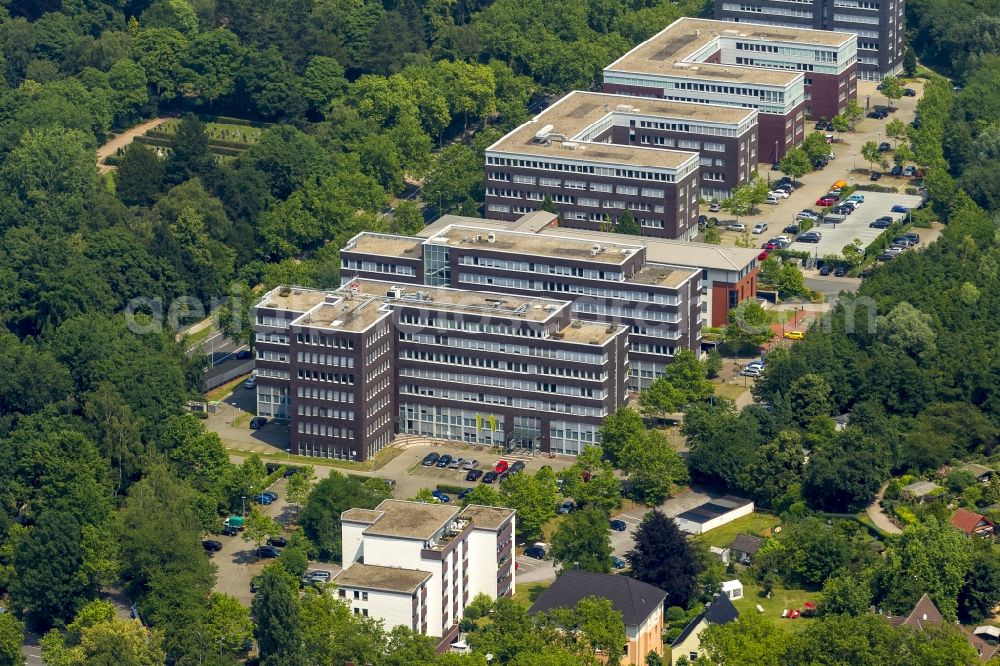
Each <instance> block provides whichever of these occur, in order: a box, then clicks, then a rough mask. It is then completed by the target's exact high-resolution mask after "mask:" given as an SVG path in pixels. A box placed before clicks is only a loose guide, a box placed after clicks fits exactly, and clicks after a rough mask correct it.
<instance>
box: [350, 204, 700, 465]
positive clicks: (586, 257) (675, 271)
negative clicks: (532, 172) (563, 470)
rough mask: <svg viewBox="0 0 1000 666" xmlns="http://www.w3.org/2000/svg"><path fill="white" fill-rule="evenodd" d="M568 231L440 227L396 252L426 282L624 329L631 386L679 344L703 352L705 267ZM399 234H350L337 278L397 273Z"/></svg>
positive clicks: (660, 368)
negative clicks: (565, 302) (526, 301)
mask: <svg viewBox="0 0 1000 666" xmlns="http://www.w3.org/2000/svg"><path fill="white" fill-rule="evenodd" d="M537 215H538V216H541V217H545V216H549V217H551V214H549V213H538V214H537ZM566 233H567V235H566V236H559V237H552V236H542V235H538V234H534V233H530V232H519V231H509V230H503V229H493V230H482V229H478V228H475V227H469V226H462V225H447V226H445V227H444V228H441V229H439V230H438V231H437V232H436V233H434V234H433V235H432V236H431V237H429V238H427V239H410V243H411V248H410V250H411V251H410V252H408V253H404V254H403V255H402V258H403V260H404V261H411V260H412V257H420V258H421V259H422V261H423V264H424V267H423V271H422V276H423V277H422V279H423V282H424V284H436V283H441V284H446V285H448V286H451V287H454V288H457V289H490V290H496V291H500V292H502V293H505V294H517V295H519V296H521V297H524V296H537V297H545V298H553V299H571V300H572V306H571V311H572V316H573V317H574V318H578V319H580V320H583V321H586V322H593V323H595V324H598V325H601V326H614V327H617V326H625V327H627V328H628V331H629V333H628V337H629V353H628V388H629V389H632V390H637V389H640V388H644V387H646V386H648V385H649V383H650V382H651V381H652V380H653V379H654V378H655V377H658V376H659V375H661V374H663V372H664V369H665V368H666V365H667V364H668V363H669V362H670V359H671V358H672V357H673V355H674V354H675V353H676V352H677V351H678V350H681V349H693V350H696V351H700V347H701V328H702V326H703V325H704V324H705V323H706V322H705V310H704V308H703V302H704V296H705V295H704V294H703V292H702V288H701V278H702V270H700V269H697V268H692V267H680V266H671V265H668V264H660V263H653V262H650V261H648V260H647V256H646V248H645V247H644V246H643V245H642V244H641V243H637V242H636V238H635V237H634V236H620V235H617V234H616V235H615V239H614V240H612V239H611V238H610V236H611V234H606V233H602V232H591V233H592V235H593V236H596V237H597V240H591V239H580V238H574V237H573V236H572V234H574V233H577V231H576V230H572V229H569V230H566ZM400 240H401V239H400V237H392V236H388V237H387V236H384V235H381V234H373V233H368V232H365V233H361V234H358V235H357V236H355V237H354V238H353V239H351V240H350V241H349V242H348V244H347V246H346V247H345V248H344V249H343V250H341V276H342V279H343V280H345V281H349V280H351V279H352V278H353V277H354V276H358V277H361V278H364V279H380V280H389V279H394V277H393V276H397V275H399V274H400V272H397V271H396V270H394V269H393V267H394V262H395V261H396V260H397V258H399V257H400V254H398V252H399V250H400V245H399V244H398V243H399V242H400ZM382 271H386V272H382ZM406 272H408V271H406ZM418 275H419V274H418ZM404 277H408V276H404ZM417 279H419V278H418V277H416V276H414V277H413V280H414V282H413V284H416V280H417ZM416 288H419V287H416ZM556 448H558V447H556Z"/></svg>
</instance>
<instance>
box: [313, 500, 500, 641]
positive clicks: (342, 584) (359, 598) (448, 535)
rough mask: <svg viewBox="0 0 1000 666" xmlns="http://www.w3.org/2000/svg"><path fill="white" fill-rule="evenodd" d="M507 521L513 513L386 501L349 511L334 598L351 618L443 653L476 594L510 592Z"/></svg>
mask: <svg viewBox="0 0 1000 666" xmlns="http://www.w3.org/2000/svg"><path fill="white" fill-rule="evenodd" d="M514 522H515V512H514V510H513V509H505V508H497V507H489V506H478V505H470V506H467V507H466V508H464V509H460V508H459V507H456V506H453V505H447V504H425V503H421V502H404V501H400V500H391V499H390V500H385V501H383V502H382V503H381V504H379V506H378V507H376V508H375V509H370V510H369V509H349V510H347V511H345V512H344V513H343V514H341V532H342V554H343V558H342V561H343V567H344V568H343V570H342V571H341V572H340V573H339V574H337V576H336V577H335V578H334V580H333V582H334V583H336V586H337V589H336V595H337V597H338V598H340V599H341V600H343V601H344V602H345V603H346V604H347V605H348V606H349V607H350V608H351V609H352V611H353V612H354V613H355V614H356V615H364V616H367V617H376V618H379V619H381V620H383V621H384V622H385V626H386V628H387V629H390V628H392V627H395V626H404V627H407V628H409V629H412V630H413V631H417V632H420V633H422V634H425V635H427V636H433V637H436V638H438V639H439V642H438V645H439V649H441V648H444V647H446V646H447V645H448V644H449V643H451V642H452V641H453V640H454V639H455V638H456V637H457V635H458V622H459V620H461V619H462V616H463V615H464V612H465V607H466V606H468V605H469V602H470V601H472V599H473V598H474V597H475V596H476V595H477V594H480V593H482V594H485V595H487V596H488V597H489V598H490V599H497V598H499V597H504V596H506V597H509V596H512V595H513V594H514V591H515V580H514V576H515V574H514V564H513V559H514V558H513V545H514Z"/></svg>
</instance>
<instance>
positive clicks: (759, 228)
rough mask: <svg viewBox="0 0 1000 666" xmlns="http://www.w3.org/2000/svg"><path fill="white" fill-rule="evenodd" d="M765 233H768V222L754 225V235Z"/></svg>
mask: <svg viewBox="0 0 1000 666" xmlns="http://www.w3.org/2000/svg"><path fill="white" fill-rule="evenodd" d="M765 231H767V222H759V223H757V224H755V225H754V227H753V232H752V233H754V234H762V233H764V232H765Z"/></svg>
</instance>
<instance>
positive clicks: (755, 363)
mask: <svg viewBox="0 0 1000 666" xmlns="http://www.w3.org/2000/svg"><path fill="white" fill-rule="evenodd" d="M746 367H748V368H760V369H761V370H763V369H764V361H762V360H760V359H759V358H758V359H754V360H753V361H750V362H749V363H747V365H746Z"/></svg>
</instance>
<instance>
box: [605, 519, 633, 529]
mask: <svg viewBox="0 0 1000 666" xmlns="http://www.w3.org/2000/svg"><path fill="white" fill-rule="evenodd" d="M608 528H609V529H612V530H614V531H615V532H624V531H625V530H627V529H628V525H626V524H625V521H624V520H620V519H617V518H616V519H615V520H611V521H608Z"/></svg>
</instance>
